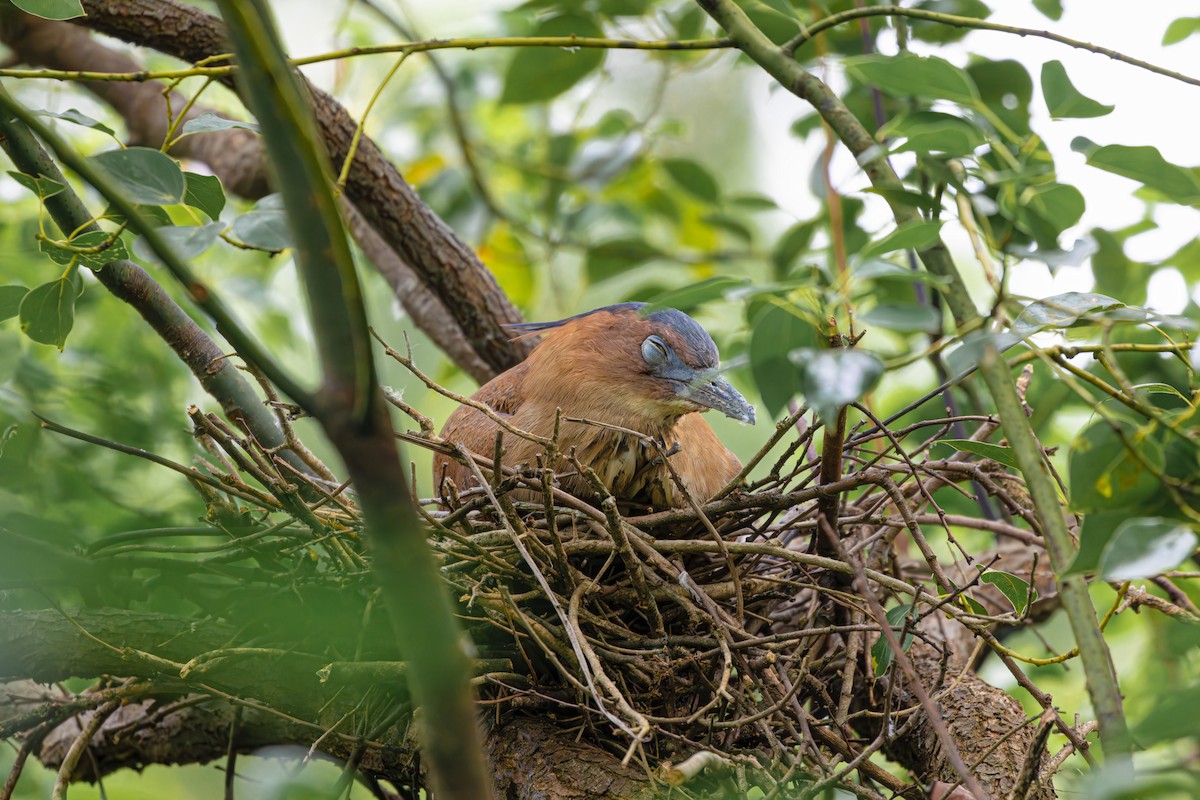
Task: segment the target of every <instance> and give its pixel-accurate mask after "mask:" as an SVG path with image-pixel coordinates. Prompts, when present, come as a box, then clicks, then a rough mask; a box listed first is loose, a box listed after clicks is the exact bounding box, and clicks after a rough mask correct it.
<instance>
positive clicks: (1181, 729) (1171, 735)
mask: <svg viewBox="0 0 1200 800" xmlns="http://www.w3.org/2000/svg"><path fill="white" fill-rule="evenodd" d="M1175 627H1188V626H1175ZM1189 629H1190V630H1194V629H1195V628H1194V627H1191V628H1189ZM1161 688H1165V687H1160V691H1158V692H1155V694H1157V698H1156V700H1155V702H1154V706H1153V707H1152V708H1151V709H1150V711H1149V712H1148V713H1147V714H1146V716H1145V717H1143V718H1142V719H1141V720H1140V721H1139V722H1138V723H1137V725H1135V726H1134V728H1133V732H1134V735H1135V736H1136V737H1137V741H1138V744H1140V745H1143V746H1145V747H1149V746H1151V745H1155V744H1158V743H1160V742H1167V741H1171V740H1174V739H1184V740H1191V741H1194V740H1195V736H1196V720H1197V719H1200V684H1195V683H1193V684H1192V685H1190V686H1183V687H1180V688H1178V689H1172V690H1170V691H1161ZM1180 744H1183V742H1180ZM1187 746H1188V747H1191V746H1193V745H1191V744H1188V745H1187ZM1139 774H1140V772H1139ZM1138 788H1139V789H1140V788H1143V787H1138ZM1169 788H1170V789H1173V790H1174V791H1164V792H1162V793H1161V794H1159V793H1155V792H1154V791H1153V790H1152V789H1151V790H1150V791H1149V792H1148V793H1142V792H1138V793H1137V794H1136V795H1135V794H1134V792H1133V791H1130V792H1128V793H1126V794H1124V795H1122V796H1121V797H1124V798H1134V797H1145V798H1154V797H1159V798H1162V797H1171V796H1172V795H1174V796H1176V797H1187V796H1188V794H1189V791H1188V789H1189V788H1190V787H1169Z"/></svg>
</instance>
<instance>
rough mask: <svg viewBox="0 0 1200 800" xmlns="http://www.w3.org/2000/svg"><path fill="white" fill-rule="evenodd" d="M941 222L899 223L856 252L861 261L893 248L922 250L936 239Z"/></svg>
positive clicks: (888, 251) (890, 250) (939, 231)
mask: <svg viewBox="0 0 1200 800" xmlns="http://www.w3.org/2000/svg"><path fill="white" fill-rule="evenodd" d="M941 230H942V223H941V222H940V221H936V220H921V221H918V222H909V223H906V224H904V225H901V226H900V227H899V228H897V229H896V230H894V231H892V232H891V233H889V234H888V235H887V236H884V237H883V238H882V239H879V240H877V241H874V242H871V243H870V244H868V245H867V246H866V247H864V248H863V249H862V250H861V251H859V253H858V257H859V258H860V259H862V260H863V261H866V260H867V259H869V258H874V257H876V256H881V255H883V254H884V253H890V252H892V251H893V250H923V249H924V248H926V247H928V246H929V245H931V244H933V243H934V242H936V241H937V238H938V234H939V233H941Z"/></svg>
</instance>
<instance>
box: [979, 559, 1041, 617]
mask: <svg viewBox="0 0 1200 800" xmlns="http://www.w3.org/2000/svg"><path fill="white" fill-rule="evenodd" d="M979 569H980V570H982V571H983V574H982V575H980V576H979V582H980V583H988V584H991V585H992V586H995V587H996V588H997V589H999V590H1000V592H1001V593H1002V594H1003V595H1004V596H1005V597H1007V598H1008V602H1010V603H1012V607H1013V611H1015V612H1017V616H1018V617H1023V616H1025V612H1026V611H1027V610H1028V609H1029V606H1030V604H1031V603H1033V602H1034V601H1035V600H1037V597H1038V594H1037V590H1036V589H1034V590H1032V591H1031V590H1030V588H1029V583H1028V582H1026V581H1024V580H1022V579H1021V578H1018V577H1017V576H1016V575H1013V574H1012V573H1009V572H1001V571H1000V570H998V569H988V570H984V569H983V567H979Z"/></svg>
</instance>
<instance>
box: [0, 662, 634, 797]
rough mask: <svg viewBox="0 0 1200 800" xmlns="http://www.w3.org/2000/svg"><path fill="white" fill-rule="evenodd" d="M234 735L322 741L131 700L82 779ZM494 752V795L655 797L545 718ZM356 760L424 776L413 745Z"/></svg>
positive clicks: (512, 730)
mask: <svg viewBox="0 0 1200 800" xmlns="http://www.w3.org/2000/svg"><path fill="white" fill-rule="evenodd" d="M47 694H48V692H46V691H44V690H42V689H40V688H39V687H37V686H36V685H34V684H30V683H28V682H20V683H10V684H6V685H3V686H0V715H3V716H5V717H7V716H11V715H12V714H14V713H19V712H20V711H21V710H25V709H27V708H29V707H32V706H34V705H36V704H40V703H43V702H45V700H46V696H47ZM201 700H202V702H198V701H201ZM180 701H182V702H180ZM92 713H93V712H90V711H89V712H84V713H82V714H79V715H78V716H77V717H75V718H72V719H69V720H67V721H66V722H63V723H62V724H60V725H58V727H56V728H55V729H53V730H52V731H51V732H50V733H49V734H48V735H47V736H46V738H45V740H44V741H43V743H42V745H41V747H40V748H39V750H38V752H37V757H38V760H39V761H41V762H42V764H44V765H45V766H47V767H49V768H51V769H57V768H58V767H59V765H60V764H61V763H62V759H63V757H64V756H65V755H66V753H67V750H68V749H69V748H70V746H71V743H72V742H73V741H74V740H75V738H76V737H77V736H78V735H79V731H80V729H81V727H82V726H83V725H86V724H87V721H88V719H90V718H91V715H92ZM231 732H232V749H233V751H234V752H236V753H242V754H244V753H253V752H255V751H256V750H258V749H260V748H263V747H279V746H288V745H292V746H295V747H296V748H297V752H296V755H297V757H300V755H301V753H302V752H304V751H307V750H308V749H309V748H310V747H311V746H312V743H313V742H314V741H316V740H317V738H318V737H319V736H320V735H321V733H320V732H319V731H316V730H314V729H313V728H311V727H307V726H303V725H297V724H295V723H293V722H290V721H288V720H286V719H284V718H282V717H280V716H277V715H274V714H270V713H268V712H265V711H260V710H256V709H253V708H245V707H243V708H242V709H241V713H240V714H238V713H237V712H236V707H235V706H233V705H231V704H229V703H226V702H224V701H222V700H217V699H213V698H200V697H198V696H188V697H183V698H163V699H159V700H153V701H152V700H145V701H140V702H132V703H129V704H127V705H124V706H122V707H121V708H120V709H118V710H117V712H116V713H115V714H113V715H112V717H110V718H109V719H107V720H106V721H105V722H104V725H103V726H102V727H101V729H100V732H99V734H98V735H97V736H96V738H95V739H93V740H92V744H91V746H90V747H89V748H88V752H89V755H90V758H85V759H81V761H80V764H79V770H78V772H77V773H76V774H75V776H74V778H75V780H85V781H89V782H91V781H95V780H96V778H98V777H100V778H102V777H104V776H106V775H110V774H112V773H113V772H117V771H118V770H121V769H128V768H133V769H140V768H142V767H146V766H149V765H151V764H202V763H206V762H209V761H214V760H216V759H222V758H225V757H226V756H227V755H228V751H229V749H230V734H231ZM355 748H356V744H355V742H354V740H353V739H351V738H350V737H345V738H339V737H337V736H326V737H325V738H324V739H323V740H322V742H321V744H320V746H319V748H318V752H320V753H323V754H325V755H326V756H329V757H331V758H336V759H340V760H345V759H347V758H350V757H351V756H352V755H353V754H354V750H355ZM486 748H487V753H488V757H489V759H490V761H491V764H492V767H493V772H494V774H495V780H496V784H495V794H496V796H497V797H502V798H505V800H639V798H646V797H649V796H650V793H651V792H650V783H649V781H648V779H647V776H646V775H645V773H643V772H640V771H638V770H635V769H633V768H629V767H622V766H621V763H620V761H619V759H617V758H616V757H615V756H613V755H612V754H610V753H607V752H605V751H604V750H600V749H599V748H597V747H594V746H592V745H590V744H587V743H583V742H577V741H575V740H574V738H573V737H569V736H564V735H563V732H562V730H561V729H560V728H559V727H557V726H556V725H554V724H553V723H551V722H548V721H546V720H544V719H539V718H534V717H523V716H522V717H515V718H513V719H510V720H507V721H506V722H504V723H502V724H499V725H495V726H493V727H492V728H491V730H489V731H488V736H487V742H486ZM358 758H359V765H360V768H361V769H362V770H364V771H366V772H369V773H371V774H373V775H375V776H377V777H380V778H384V779H386V780H388V781H390V782H392V783H395V784H396V785H398V786H412V785H414V783H416V782H417V781H418V780H419V778H420V775H419V772H418V768H417V765H416V760H415V750H414V749H413V748H412V747H411V746H408V745H403V746H396V747H378V746H376V745H375V744H373V743H367V744H366V746H365V748H364V749H363V751H362V752H361V753H360V754H359V755H358Z"/></svg>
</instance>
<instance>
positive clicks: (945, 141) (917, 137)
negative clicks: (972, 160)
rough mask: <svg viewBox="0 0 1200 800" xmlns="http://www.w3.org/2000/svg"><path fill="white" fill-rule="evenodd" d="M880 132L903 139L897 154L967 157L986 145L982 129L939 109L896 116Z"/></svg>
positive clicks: (884, 135)
mask: <svg viewBox="0 0 1200 800" xmlns="http://www.w3.org/2000/svg"><path fill="white" fill-rule="evenodd" d="M879 135H880V136H883V137H886V138H889V139H890V138H897V139H904V140H905V142H904V144H902V145H900V146H899V147H896V148H894V151H895V152H897V153H907V152H912V153H943V154H945V155H948V156H965V155H970V154H971V153H973V152H975V150H976V148H978V147H980V146H982V145H983V143H984V141H985V137H984V135H983V131H981V130H980V129H979V128H977V127H975V126H974V125H972V124H971V123H970V122H967V121H966V120H965V119H963V118H961V117H956V116H954V115H953V114H943V113H941V112H940V111H915V112H913V113H910V114H905V115H904V116H901V117H896V118H894V119H893V120H891V121H890V122H888V123H887V124H885V125H884V126H883V127H882V128H880V129H879Z"/></svg>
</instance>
